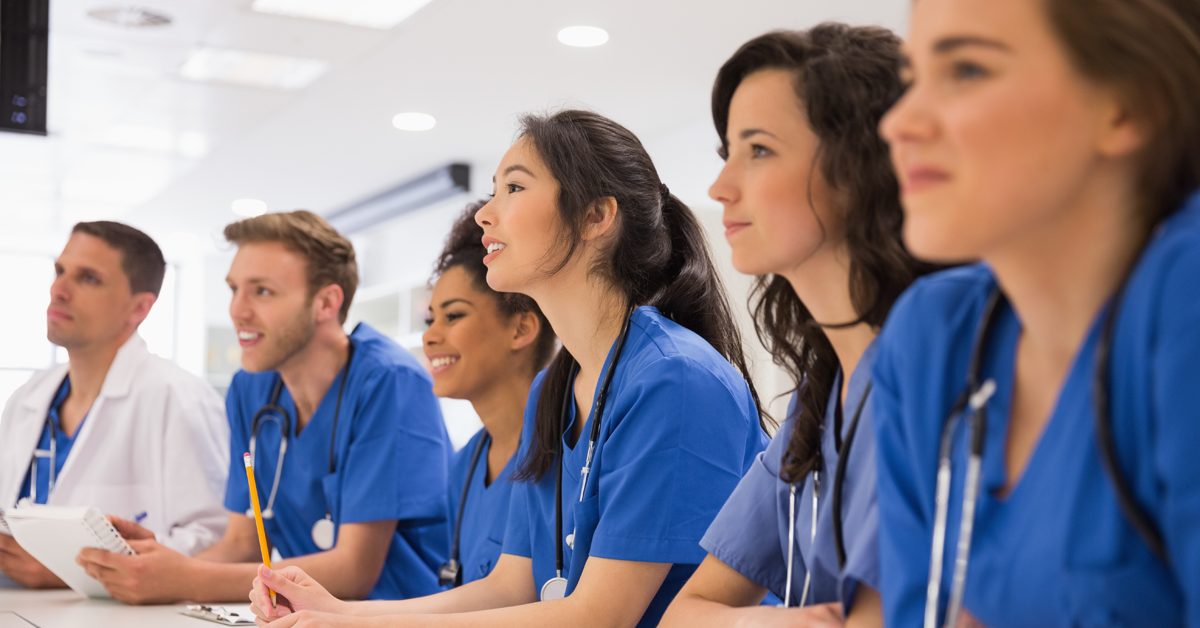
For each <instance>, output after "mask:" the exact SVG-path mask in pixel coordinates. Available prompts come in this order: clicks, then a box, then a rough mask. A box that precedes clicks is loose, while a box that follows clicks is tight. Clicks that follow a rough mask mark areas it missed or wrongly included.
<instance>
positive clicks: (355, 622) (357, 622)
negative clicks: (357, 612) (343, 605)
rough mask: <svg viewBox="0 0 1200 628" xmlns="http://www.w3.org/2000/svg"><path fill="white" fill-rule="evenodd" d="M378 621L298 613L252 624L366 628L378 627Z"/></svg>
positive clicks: (284, 627)
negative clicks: (370, 627) (369, 627)
mask: <svg viewBox="0 0 1200 628" xmlns="http://www.w3.org/2000/svg"><path fill="white" fill-rule="evenodd" d="M379 621H381V620H380V619H378V618H372V619H363V618H361V617H347V616H345V615H334V614H331V613H318V612H315V611H300V612H297V613H292V614H291V615H288V616H287V617H284V618H282V619H277V620H274V621H270V620H265V619H263V618H262V617H258V618H256V619H255V620H254V623H255V625H257V626H259V627H260V628H263V627H266V626H270V628H367V627H368V626H375V625H378V622H379Z"/></svg>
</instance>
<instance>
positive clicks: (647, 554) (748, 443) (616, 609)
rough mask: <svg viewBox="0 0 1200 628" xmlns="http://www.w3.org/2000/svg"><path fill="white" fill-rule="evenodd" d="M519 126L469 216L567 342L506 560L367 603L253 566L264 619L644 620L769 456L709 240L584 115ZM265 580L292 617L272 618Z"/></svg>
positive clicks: (513, 287) (547, 377) (622, 132)
mask: <svg viewBox="0 0 1200 628" xmlns="http://www.w3.org/2000/svg"><path fill="white" fill-rule="evenodd" d="M522 122H523V124H522V127H523V128H522V132H521V135H520V139H519V140H518V141H517V142H516V143H515V144H514V145H513V146H512V148H510V149H509V151H508V153H507V154H505V156H504V159H503V160H502V161H501V162H500V167H499V168H498V169H497V171H496V179H495V186H496V187H495V197H494V198H493V200H492V201H491V202H489V203H488V204H487V205H486V206H484V207H483V209H481V210H479V213H478V214H476V216H475V219H476V221H477V222H479V224H480V225H482V226H483V229H484V233H485V235H484V237H483V241H482V246H486V247H487V248H488V249H489V253H488V255H487V256H486V257H485V258H484V263H486V264H487V265H488V275H487V281H488V285H489V286H491V287H492V288H493V289H495V290H499V291H502V292H520V293H522V294H527V295H529V296H530V297H532V298H533V299H534V300H535V301H537V303H538V305H539V306H540V307H541V308H542V311H543V312H544V313H545V314H546V318H547V319H548V320H549V321H550V323H551V324H552V325H553V327H554V330H555V332H556V333H557V334H558V337H559V338H560V339H561V340H562V344H563V349H562V350H561V351H560V352H559V354H558V356H557V357H556V358H555V360H554V362H553V363H552V364H551V365H550V368H549V369H547V371H546V372H545V373H544V374H543V375H541V376H539V378H538V379H537V380H536V381H535V382H534V384H533V388H532V390H531V391H530V395H529V402H528V404H527V406H526V420H525V428H524V432H523V433H522V436H521V449H520V450H519V452H518V454H517V456H518V459H519V460H520V461H521V464H520V467H519V468H518V470H517V473H516V474H514V480H515V481H517V482H518V484H516V486H514V487H513V495H512V501H511V503H510V504H509V520H508V527H507V530H506V532H505V537H504V547H503V553H502V554H501V556H500V560H499V561H498V562H497V563H496V566H495V567H494V568H493V569H492V573H491V574H489V575H488V577H486V578H483V579H482V580H478V581H476V582H472V583H470V584H467V585H464V586H461V587H459V588H457V589H454V590H452V591H447V592H444V593H440V594H437V595H433V596H429V597H426V598H421V599H417V600H409V601H407V602H389V603H381V604H354V603H345V602H341V601H338V600H336V599H334V598H332V597H331V596H329V594H327V593H325V592H324V590H323V589H321V588H320V585H318V584H316V583H315V582H312V581H311V580H310V579H309V578H308V577H307V576H305V575H304V573H303V572H302V571H300V570H298V569H292V570H281V572H280V573H277V574H268V573H267V572H266V571H265V569H264V571H263V572H261V573H262V574H263V575H262V577H260V579H259V580H258V581H257V584H256V586H255V589H254V590H253V591H251V593H250V598H251V602H253V603H254V608H255V612H257V613H258V614H259V616H260V618H262V619H264V620H272V621H271V623H272V625H274V624H275V623H276V622H278V623H279V624H280V625H281V626H283V627H284V628H287V627H289V626H294V625H296V623H297V622H298V621H301V622H306V623H303V625H305V626H309V625H317V626H325V625H330V626H335V625H359V624H358V623H356V622H362V621H363V620H362V618H361V617H357V616H355V615H358V616H362V615H366V616H376V617H374V619H372V620H371V621H372V622H373V623H374V624H375V625H381V626H427V625H428V626H433V625H436V626H480V627H483V626H486V627H488V628H494V627H505V626H513V627H521V628H524V627H526V626H556V627H557V626H583V627H587V626H623V627H630V628H631V627H633V626H647V627H649V626H655V625H657V623H658V620H659V619H660V617H661V616H662V613H663V611H664V610H666V607H667V605H668V604H669V603H670V601H671V599H672V598H673V597H674V596H675V594H676V593H677V592H678V591H679V589H680V587H682V586H683V584H684V582H686V580H687V578H688V577H689V576H690V575H691V574H692V572H694V571H695V570H696V567H697V566H698V565H699V564H700V562H701V560H703V559H704V550H703V549H701V547H700V538H701V537H702V536H703V534H704V531H705V530H706V529H707V528H708V526H709V524H710V523H712V520H713V518H714V517H715V516H716V514H717V512H718V511H719V510H720V508H721V505H722V504H724V503H725V500H726V499H727V498H728V497H729V494H730V493H732V492H733V489H734V488H735V487H736V486H737V483H738V481H739V480H740V479H741V478H742V476H743V475H744V474H745V473H746V471H747V470H748V469H749V468H750V466H751V464H752V463H753V462H754V460H755V457H756V456H757V455H758V454H759V452H761V451H762V450H763V448H764V447H765V446H766V443H767V439H766V435H765V432H764V431H763V428H762V426H761V424H760V421H761V420H762V419H760V415H759V411H758V404H757V397H756V395H755V393H754V391H753V389H752V388H751V387H750V386H749V385H748V384H747V383H746V379H744V378H745V377H746V376H747V373H746V368H745V360H744V358H743V355H742V348H741V339H740V337H739V334H738V332H737V327H736V324H735V323H734V320H733V316H732V313H731V310H730V308H729V304H728V303H727V302H726V300H725V290H724V287H723V286H722V285H721V282H720V280H719V278H718V276H717V274H716V270H715V269H714V267H713V264H712V261H711V259H709V256H708V250H707V244H706V243H705V241H704V234H703V231H702V229H701V227H700V224H699V222H698V221H697V220H696V217H695V216H694V215H693V214H692V212H691V210H689V209H688V208H687V207H686V206H684V205H683V203H681V202H680V201H679V199H677V198H676V197H674V196H673V195H671V193H670V191H669V190H668V189H667V187H666V186H665V185H664V184H663V183H662V182H661V181H660V180H659V178H658V173H657V172H656V171H655V169H654V164H653V163H652V162H651V160H650V157H649V155H647V153H646V151H645V149H644V148H643V147H642V145H641V142H639V141H638V139H637V138H636V137H635V136H634V135H633V134H632V133H630V132H629V131H628V130H627V129H625V128H624V127H622V126H620V125H619V124H617V123H615V122H613V121H612V120H609V119H607V118H604V117H603V116H600V115H598V114H595V113H590V112H586V111H562V112H559V113H555V114H553V115H548V116H528V117H526V118H524V119H523V121H522ZM730 362H733V363H734V364H736V365H737V366H736V367H735V366H734V365H733V364H730ZM601 411H602V412H601ZM593 427H595V428H596V429H595V430H593ZM560 478H561V481H560ZM559 498H561V501H560V499H559ZM560 557H561V560H560ZM267 586H270V587H272V588H274V589H275V590H277V591H279V592H280V593H282V594H283V595H284V596H286V597H287V599H288V600H289V601H290V602H291V604H292V606H291V610H304V611H306V612H300V613H295V612H292V613H290V614H286V615H284V616H283V618H282V619H278V620H277V619H275V618H276V617H278V615H279V614H280V611H278V610H272V611H270V613H268V612H267V611H264V610H263V609H264V606H265V607H268V608H269V604H270V602H269V601H268V600H269V594H268V592H267V588H266V587H267ZM539 599H540V600H541V601H540V602H539ZM534 602H537V603H534ZM308 611H316V612H308ZM283 612H285V613H287V612H288V611H283ZM330 613H337V614H330ZM384 614H389V615H385V616H380V615H384Z"/></svg>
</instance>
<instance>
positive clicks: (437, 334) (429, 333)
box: [421, 317, 442, 347]
mask: <svg viewBox="0 0 1200 628" xmlns="http://www.w3.org/2000/svg"><path fill="white" fill-rule="evenodd" d="M430 318H432V319H433V322H432V323H430V325H429V329H426V330H425V333H423V334H421V342H422V343H423V344H424V345H425V346H426V347H432V346H435V345H438V344H441V342H442V325H441V323H439V322H438V319H437V318H436V317H430Z"/></svg>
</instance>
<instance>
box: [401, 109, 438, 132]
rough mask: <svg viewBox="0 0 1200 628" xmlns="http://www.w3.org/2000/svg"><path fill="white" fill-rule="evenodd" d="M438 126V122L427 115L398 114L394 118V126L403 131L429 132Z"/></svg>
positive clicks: (413, 113)
mask: <svg viewBox="0 0 1200 628" xmlns="http://www.w3.org/2000/svg"><path fill="white" fill-rule="evenodd" d="M435 124H437V120H434V119H433V116H431V115H429V114H427V113H417V112H415V111H413V112H409V113H398V114H396V117H394V118H392V126H394V127H396V128H397V129H400V130H401V131H428V130H429V129H432V128H433V125H435Z"/></svg>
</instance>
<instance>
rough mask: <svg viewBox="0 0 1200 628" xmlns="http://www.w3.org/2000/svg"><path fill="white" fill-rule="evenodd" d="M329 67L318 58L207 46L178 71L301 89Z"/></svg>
mask: <svg viewBox="0 0 1200 628" xmlns="http://www.w3.org/2000/svg"><path fill="white" fill-rule="evenodd" d="M328 69H329V64H328V63H326V62H324V61H318V60H316V59H301V58H299V57H285V56H282V55H272V54H264V53H261V52H246V51H243V50H228V49H223V48H212V47H207V46H204V47H200V48H197V49H195V50H193V51H192V55H191V56H190V57H188V60H187V61H186V62H184V64H183V67H182V68H180V69H179V75H180V76H182V77H183V78H185V79H189V80H192V81H212V82H216V83H233V84H235V85H248V86H251V87H267V88H274V89H301V88H303V87H306V86H307V85H308V84H309V83H312V82H313V81H315V80H317V78H318V77H320V76H321V75H322V74H324V73H325V71H326V70H328Z"/></svg>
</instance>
